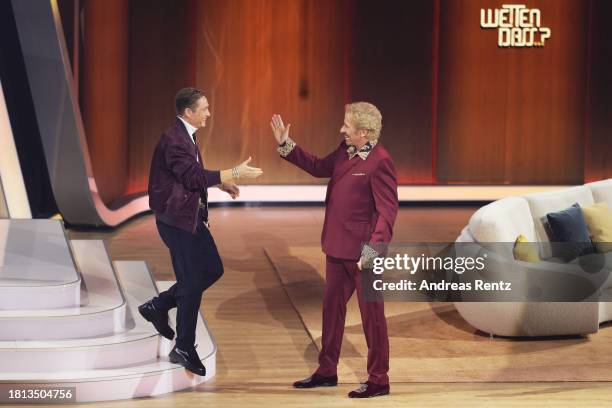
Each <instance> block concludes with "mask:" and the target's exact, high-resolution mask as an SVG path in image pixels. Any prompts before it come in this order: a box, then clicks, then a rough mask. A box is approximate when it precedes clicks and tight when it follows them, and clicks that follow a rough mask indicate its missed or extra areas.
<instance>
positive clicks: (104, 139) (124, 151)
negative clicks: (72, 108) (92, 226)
mask: <svg viewBox="0 0 612 408" xmlns="http://www.w3.org/2000/svg"><path fill="white" fill-rule="evenodd" d="M84 26H85V27H86V28H85V29H84V30H83V38H84V39H83V53H84V55H83V66H82V71H81V72H82V75H83V78H82V80H83V83H82V89H81V94H80V97H81V99H80V100H81V104H82V114H83V122H84V126H85V132H86V135H87V143H88V147H89V153H90V156H91V162H92V167H93V174H94V177H95V179H96V182H97V187H98V191H99V193H100V197H101V198H102V200H103V201H104V202H105V203H107V204H108V203H111V202H112V201H113V200H115V199H116V198H118V197H120V196H121V195H122V193H123V192H124V190H125V186H126V181H127V179H128V170H127V162H128V3H127V2H123V1H105V0H89V1H85V2H84Z"/></svg>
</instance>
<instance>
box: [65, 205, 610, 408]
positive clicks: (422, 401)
mask: <svg viewBox="0 0 612 408" xmlns="http://www.w3.org/2000/svg"><path fill="white" fill-rule="evenodd" d="M474 210H475V208H471V207H439V206H436V207H405V208H402V209H400V214H399V217H398V221H397V223H396V234H395V241H396V242H444V241H454V240H455V238H456V237H457V235H458V234H459V232H460V230H461V228H463V226H464V225H466V223H467V220H468V219H469V217H470V215H471V214H472V213H473V211H474ZM323 215H324V210H323V208H322V207H290V208H285V207H263V208H262V207H221V208H214V209H212V210H211V215H210V219H211V224H212V232H213V235H214V237H215V240H216V243H217V246H218V247H219V252H220V253H221V257H222V258H223V262H224V265H225V275H224V276H223V278H222V279H221V280H220V281H219V282H217V284H215V285H214V286H213V287H212V288H210V289H209V290H208V291H207V292H206V293H205V294H204V298H203V302H202V312H203V313H204V315H205V317H206V320H207V321H208V324H209V327H210V329H211V331H212V333H213V335H214V337H215V339H216V342H217V345H218V349H219V351H218V354H217V376H216V377H215V378H214V379H213V380H212V381H210V382H208V383H205V384H203V385H201V386H199V387H197V388H196V389H194V390H191V391H186V392H180V393H175V394H170V395H167V396H162V397H158V398H146V399H139V400H132V401H118V402H111V403H97V404H95V405H96V406H100V407H102V406H109V407H110V406H112V407H147V408H151V407H158V406H159V407H167V406H180V407H194V406H212V407H224V408H225V407H274V406H276V407H279V408H280V407H309V408H310V407H343V406H355V405H359V404H370V406H376V407H407V406H415V407H449V406H450V407H464V406H465V407H475V406H476V407H480V406H491V407H514V406H525V407H541V406H555V407H562V406H567V407H584V406H588V407H595V406H602V407H603V406H609V405H610V404H611V403H612V383H504V384H499V383H486V384H482V383H480V384H457V383H453V384H449V383H440V384H431V383H429V384H418V383H404V384H400V383H392V384H391V392H392V395H390V396H387V397H381V398H376V399H374V400H372V401H370V402H365V401H355V400H350V399H348V398H347V397H346V394H347V393H348V392H349V391H350V390H352V389H354V388H356V386H357V384H346V383H343V384H340V385H339V386H338V387H333V388H328V389H315V390H294V389H292V388H291V386H290V385H291V382H292V381H294V380H296V379H300V378H304V377H307V376H308V375H310V373H311V372H312V371H313V370H314V369H315V368H316V361H317V349H316V347H315V345H314V344H313V343H312V340H311V338H310V337H309V336H308V333H307V331H306V330H305V328H304V325H303V324H302V321H301V320H300V316H299V315H298V314H297V313H296V311H295V310H294V309H293V307H292V306H291V303H290V302H289V299H288V298H287V295H286V293H285V291H284V289H283V287H282V286H281V285H280V281H279V278H278V276H277V274H276V272H275V271H274V269H273V267H272V265H271V264H270V262H269V260H268V259H267V258H266V256H265V254H264V251H263V249H262V248H263V247H264V246H266V245H283V244H286V243H291V244H292V245H303V246H308V245H318V243H319V239H320V232H321V227H322V224H323ZM69 236H70V238H71V239H76V238H81V239H83V238H91V239H94V238H95V239H104V240H106V241H107V243H108V247H109V250H110V253H111V256H112V258H113V259H114V260H127V259H135V260H145V261H147V262H148V264H149V267H150V268H151V270H152V271H153V273H154V275H155V277H156V278H157V279H158V280H166V279H174V275H173V272H172V268H171V263H170V257H169V255H168V251H167V249H166V247H165V246H164V245H163V243H162V242H161V240H160V238H159V236H158V234H157V231H156V229H155V223H154V219H153V217H152V216H151V215H146V216H142V217H139V218H136V219H134V220H132V221H131V222H129V223H127V224H125V225H124V226H122V227H120V228H118V229H116V230H109V231H102V232H101V231H95V230H90V231H83V230H70V231H69ZM391 358H393V355H392V356H391ZM363 364H364V365H365V360H364V362H363ZM611 369H612V367H611ZM364 380H365V379H364ZM340 381H342V379H340ZM391 381H393V379H391ZM372 404H375V405H372Z"/></svg>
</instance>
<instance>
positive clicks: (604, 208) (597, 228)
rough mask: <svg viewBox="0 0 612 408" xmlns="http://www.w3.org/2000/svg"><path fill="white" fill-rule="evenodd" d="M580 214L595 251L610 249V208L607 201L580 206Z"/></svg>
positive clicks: (611, 240) (611, 215) (611, 236)
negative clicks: (582, 216)
mask: <svg viewBox="0 0 612 408" xmlns="http://www.w3.org/2000/svg"><path fill="white" fill-rule="evenodd" d="M582 214H583V215H584V221H585V222H586V224H587V227H588V228H589V234H590V235H591V240H592V241H593V243H594V244H595V248H597V252H601V253H604V252H610V251H612V209H610V207H608V203H605V202H602V203H596V204H593V205H590V206H588V207H582Z"/></svg>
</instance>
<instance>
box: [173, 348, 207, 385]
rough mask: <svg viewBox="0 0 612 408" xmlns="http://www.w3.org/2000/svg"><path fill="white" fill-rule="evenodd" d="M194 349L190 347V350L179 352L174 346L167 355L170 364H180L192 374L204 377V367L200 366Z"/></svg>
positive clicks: (198, 357) (200, 362)
mask: <svg viewBox="0 0 612 408" xmlns="http://www.w3.org/2000/svg"><path fill="white" fill-rule="evenodd" d="M195 347H198V346H195ZM195 347H192V348H191V349H190V350H181V349H180V348H178V347H176V346H174V348H173V349H172V351H171V352H170V355H169V357H170V362H171V363H174V364H180V365H182V366H183V367H185V368H186V369H187V370H189V371H191V372H192V373H194V374H197V375H201V376H202V377H204V376H205V375H206V367H204V364H202V361H201V360H200V356H198V352H197V351H196V349H195Z"/></svg>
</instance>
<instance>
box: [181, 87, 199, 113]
mask: <svg viewBox="0 0 612 408" xmlns="http://www.w3.org/2000/svg"><path fill="white" fill-rule="evenodd" d="M203 96H204V92H203V91H201V90H199V89H197V88H183V89H181V90H180V91H178V92H177V93H176V97H175V98H174V104H175V106H176V113H177V114H179V115H182V114H183V112H185V109H187V108H190V109H192V110H195V107H196V103H197V102H198V100H199V99H200V98H201V97H203Z"/></svg>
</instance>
